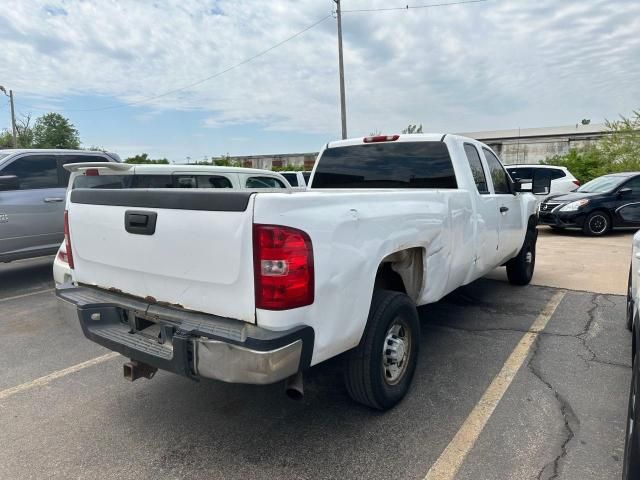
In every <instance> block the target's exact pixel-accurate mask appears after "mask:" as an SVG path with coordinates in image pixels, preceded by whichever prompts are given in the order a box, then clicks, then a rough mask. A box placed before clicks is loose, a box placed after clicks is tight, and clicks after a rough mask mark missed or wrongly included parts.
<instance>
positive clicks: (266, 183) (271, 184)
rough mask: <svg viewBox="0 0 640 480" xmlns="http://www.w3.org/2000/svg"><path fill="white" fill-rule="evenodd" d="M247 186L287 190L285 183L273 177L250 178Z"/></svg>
mask: <svg viewBox="0 0 640 480" xmlns="http://www.w3.org/2000/svg"><path fill="white" fill-rule="evenodd" d="M245 186H246V187H247V188H286V187H285V186H284V183H282V182H281V181H280V180H278V179H277V178H273V177H249V178H247V182H246V183H245Z"/></svg>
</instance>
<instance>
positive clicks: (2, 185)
mask: <svg viewBox="0 0 640 480" xmlns="http://www.w3.org/2000/svg"><path fill="white" fill-rule="evenodd" d="M19 189H20V182H19V181H18V177H16V176H15V175H0V191H6V190H19Z"/></svg>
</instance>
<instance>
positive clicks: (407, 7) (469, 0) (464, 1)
mask: <svg viewBox="0 0 640 480" xmlns="http://www.w3.org/2000/svg"><path fill="white" fill-rule="evenodd" d="M488 1H489V0H461V1H458V2H447V3H430V4H427V5H405V6H404V7H386V8H357V9H352V10H342V13H365V12H390V11H393V10H412V9H418V8H435V7H448V6H451V5H466V4H469V3H483V2H488Z"/></svg>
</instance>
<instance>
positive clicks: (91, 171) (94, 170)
mask: <svg viewBox="0 0 640 480" xmlns="http://www.w3.org/2000/svg"><path fill="white" fill-rule="evenodd" d="M84 174H85V175H86V176H87V177H99V176H100V170H98V169H97V168H88V169H87V171H86V172H84Z"/></svg>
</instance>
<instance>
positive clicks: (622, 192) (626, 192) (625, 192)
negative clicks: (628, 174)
mask: <svg viewBox="0 0 640 480" xmlns="http://www.w3.org/2000/svg"><path fill="white" fill-rule="evenodd" d="M632 191H633V190H631V189H630V188H621V189H620V190H618V197H620V198H624V197H630V196H631V192H632Z"/></svg>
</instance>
